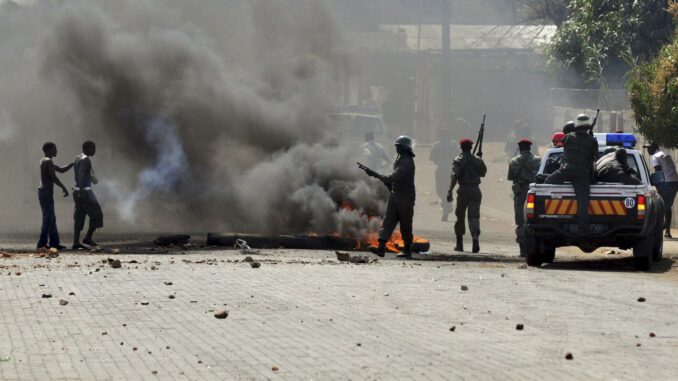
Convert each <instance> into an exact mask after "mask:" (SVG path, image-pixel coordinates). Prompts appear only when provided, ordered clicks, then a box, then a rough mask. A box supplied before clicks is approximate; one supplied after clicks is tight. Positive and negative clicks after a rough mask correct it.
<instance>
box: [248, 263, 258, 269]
mask: <svg viewBox="0 0 678 381" xmlns="http://www.w3.org/2000/svg"><path fill="white" fill-rule="evenodd" d="M250 266H252V268H253V269H258V268H259V267H261V263H259V262H250Z"/></svg>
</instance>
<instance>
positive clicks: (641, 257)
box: [633, 233, 654, 271]
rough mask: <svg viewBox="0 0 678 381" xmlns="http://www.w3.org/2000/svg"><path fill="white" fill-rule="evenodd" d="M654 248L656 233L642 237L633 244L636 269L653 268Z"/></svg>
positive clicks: (646, 269) (647, 269)
mask: <svg viewBox="0 0 678 381" xmlns="http://www.w3.org/2000/svg"><path fill="white" fill-rule="evenodd" d="M653 248H654V233H652V234H649V235H648V236H647V237H644V238H641V239H640V240H638V241H637V242H636V244H635V245H634V246H633V259H634V261H635V265H636V270H638V271H649V270H650V268H652V251H653Z"/></svg>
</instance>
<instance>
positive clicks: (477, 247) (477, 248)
mask: <svg viewBox="0 0 678 381" xmlns="http://www.w3.org/2000/svg"><path fill="white" fill-rule="evenodd" d="M473 252H474V253H478V252H480V242H478V238H474V239H473Z"/></svg>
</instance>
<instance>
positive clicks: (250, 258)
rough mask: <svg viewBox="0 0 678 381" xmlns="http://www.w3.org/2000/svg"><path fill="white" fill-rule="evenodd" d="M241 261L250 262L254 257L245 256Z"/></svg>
mask: <svg viewBox="0 0 678 381" xmlns="http://www.w3.org/2000/svg"><path fill="white" fill-rule="evenodd" d="M242 261H243V262H247V263H252V262H254V259H252V257H245V259H243V260H242Z"/></svg>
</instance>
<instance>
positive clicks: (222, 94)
mask: <svg viewBox="0 0 678 381" xmlns="http://www.w3.org/2000/svg"><path fill="white" fill-rule="evenodd" d="M10 8H11V9H10ZM0 35H2V36H3V37H2V38H3V44H2V45H0V67H3V72H2V73H0V80H1V81H2V82H3V83H7V84H8V85H9V86H3V87H2V88H0V104H2V105H3V106H4V107H5V108H6V109H7V110H8V112H10V113H11V115H13V116H16V120H15V123H16V125H17V126H18V131H17V132H16V133H15V135H16V136H21V139H26V140H28V141H30V143H29V145H31V146H35V147H37V146H39V145H41V144H42V142H43V141H46V140H55V141H56V142H57V144H60V152H64V151H65V150H70V151H72V156H74V155H75V154H76V153H77V149H78V147H79V145H80V143H81V142H82V141H84V140H87V139H92V140H94V141H95V142H96V143H97V147H98V149H97V151H98V154H97V156H96V157H95V159H94V162H95V169H96V170H97V175H98V177H99V178H100V179H101V180H103V181H102V184H104V185H105V186H104V187H100V188H99V191H100V192H101V199H102V202H103V203H104V210H105V212H107V213H109V214H110V213H112V212H113V211H115V212H116V213H117V214H118V215H119V216H120V217H122V218H123V220H122V226H123V229H124V227H125V226H129V228H130V229H133V228H136V227H137V226H162V227H172V228H184V229H194V230H198V229H210V230H216V229H224V230H226V229H230V230H234V231H235V230H240V231H249V232H267V233H271V232H285V233H299V232H309V231H313V232H318V233H330V232H337V231H339V232H344V233H347V234H362V233H363V232H364V231H365V230H366V229H374V228H375V226H374V224H375V222H374V221H371V220H369V219H368V217H367V216H368V215H373V214H377V213H379V212H380V211H382V210H383V207H384V205H383V201H381V200H382V199H383V197H379V194H378V193H379V189H380V188H379V187H380V186H379V184H375V183H373V182H368V181H367V180H365V179H364V177H363V176H361V174H360V173H358V172H357V170H356V169H355V168H354V165H355V163H354V160H352V156H351V149H350V147H343V146H341V144H339V147H337V146H330V145H328V144H324V143H323V142H324V141H325V137H326V135H327V133H328V131H330V130H331V128H332V126H331V125H329V124H328V121H327V118H326V117H325V115H326V114H327V113H328V112H331V111H332V109H333V106H334V98H333V94H334V93H335V92H336V89H335V86H334V81H333V77H334V75H335V74H336V73H337V72H339V71H350V70H352V60H351V59H350V57H346V55H345V54H344V53H343V51H345V49H342V46H341V34H340V33H339V31H338V28H337V26H336V25H335V23H334V20H333V19H332V17H331V15H330V14H329V12H328V11H327V9H326V7H325V6H324V5H323V2H322V1H316V0H251V1H239V0H231V1H222V2H207V1H203V2H186V1H180V0H165V1H161V0H118V1H107V0H61V1H57V0H53V1H49V0H45V1H38V2H36V3H34V4H29V5H21V6H13V7H7V9H6V10H0ZM61 142H64V143H63V144H61ZM61 146H63V147H64V148H61ZM62 156H64V155H62ZM382 196H383V194H382ZM125 224H129V225H125ZM133 224H136V225H133Z"/></svg>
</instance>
